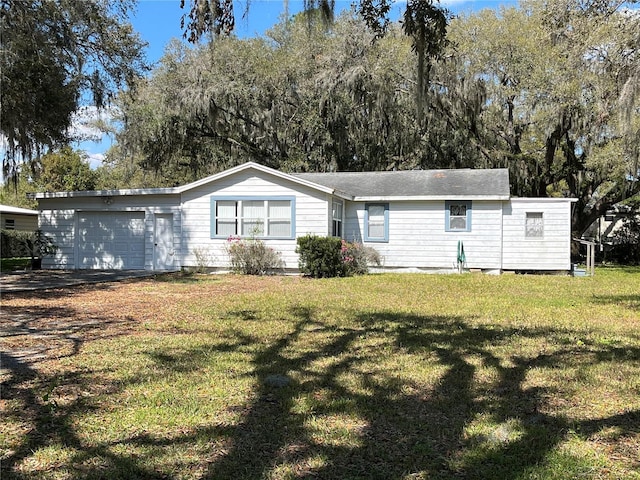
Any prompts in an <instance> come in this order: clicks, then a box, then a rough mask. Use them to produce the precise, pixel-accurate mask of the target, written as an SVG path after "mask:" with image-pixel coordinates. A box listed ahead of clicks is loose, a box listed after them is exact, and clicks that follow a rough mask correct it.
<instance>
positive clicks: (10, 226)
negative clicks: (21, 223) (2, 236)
mask: <svg viewBox="0 0 640 480" xmlns="http://www.w3.org/2000/svg"><path fill="white" fill-rule="evenodd" d="M4 229H5V230H15V229H16V221H15V219H13V218H5V219H4Z"/></svg>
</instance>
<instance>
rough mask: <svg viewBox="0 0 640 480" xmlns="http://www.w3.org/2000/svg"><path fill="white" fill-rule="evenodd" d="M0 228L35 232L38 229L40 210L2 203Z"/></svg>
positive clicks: (0, 207) (0, 206)
mask: <svg viewBox="0 0 640 480" xmlns="http://www.w3.org/2000/svg"><path fill="white" fill-rule="evenodd" d="M0 228H2V229H3V230H24V231H27V232H33V231H35V230H37V229H38V212H37V211H36V210H29V209H28V208H19V207H12V206H10V205H0Z"/></svg>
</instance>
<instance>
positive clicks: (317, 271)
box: [296, 235, 382, 278]
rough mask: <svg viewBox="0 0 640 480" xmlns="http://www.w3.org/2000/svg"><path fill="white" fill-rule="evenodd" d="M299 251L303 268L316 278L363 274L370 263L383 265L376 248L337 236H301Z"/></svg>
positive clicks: (302, 269) (301, 269) (306, 273)
mask: <svg viewBox="0 0 640 480" xmlns="http://www.w3.org/2000/svg"><path fill="white" fill-rule="evenodd" d="M296 252H297V253H298V254H299V255H300V259H299V266H300V271H301V272H302V273H303V274H304V275H309V276H311V277H315V278H327V277H348V276H351V275H363V274H365V273H367V272H368V271H369V266H370V265H378V266H380V265H381V264H382V257H381V256H380V253H378V251H377V250H376V249H374V248H371V247H367V246H365V245H363V244H362V243H359V242H347V241H346V240H342V239H340V238H336V237H318V236H316V235H306V236H304V237H299V238H298V246H297V248H296Z"/></svg>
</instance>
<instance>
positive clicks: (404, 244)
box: [344, 200, 502, 270]
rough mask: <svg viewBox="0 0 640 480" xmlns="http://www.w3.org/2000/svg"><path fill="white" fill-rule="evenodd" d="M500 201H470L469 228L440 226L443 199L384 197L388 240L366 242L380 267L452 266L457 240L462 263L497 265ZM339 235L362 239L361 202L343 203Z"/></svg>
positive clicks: (498, 261) (453, 266)
mask: <svg viewBox="0 0 640 480" xmlns="http://www.w3.org/2000/svg"><path fill="white" fill-rule="evenodd" d="M501 209H502V202H499V201H477V200H474V201H473V202H472V214H471V231H470V232H446V231H445V202H444V201H415V202H409V201H407V202H389V241H388V242H366V244H367V245H369V246H371V247H373V248H375V249H376V250H378V251H379V252H380V254H382V255H383V257H384V266H385V267H386V268H419V269H426V270H431V269H435V270H442V269H445V270H448V269H451V270H454V269H455V268H456V263H457V252H458V250H457V249H458V241H462V242H463V245H464V251H465V254H466V259H467V262H466V264H465V267H466V268H478V269H488V270H492V269H499V268H500V262H501V255H500V247H501V225H502V219H501V214H502V210H501ZM346 210H347V212H346V222H345V228H344V236H345V239H346V240H349V241H353V240H357V241H362V239H363V237H364V235H363V232H364V230H363V222H364V210H365V203H361V202H358V203H353V202H348V203H347V209H346Z"/></svg>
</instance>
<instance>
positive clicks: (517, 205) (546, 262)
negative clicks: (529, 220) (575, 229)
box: [502, 198, 571, 270]
mask: <svg viewBox="0 0 640 480" xmlns="http://www.w3.org/2000/svg"><path fill="white" fill-rule="evenodd" d="M527 212H542V218H543V228H544V233H543V236H542V238H528V237H526V236H525V221H526V214H527ZM503 232H504V234H503V236H504V237H503V260H502V268H503V269H504V270H569V269H570V268H571V200H569V199H551V198H535V199H534V198H513V199H511V200H510V201H509V202H504V207H503Z"/></svg>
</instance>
